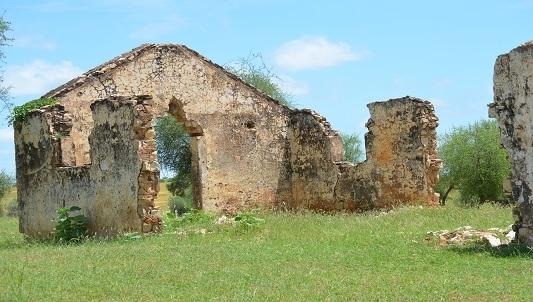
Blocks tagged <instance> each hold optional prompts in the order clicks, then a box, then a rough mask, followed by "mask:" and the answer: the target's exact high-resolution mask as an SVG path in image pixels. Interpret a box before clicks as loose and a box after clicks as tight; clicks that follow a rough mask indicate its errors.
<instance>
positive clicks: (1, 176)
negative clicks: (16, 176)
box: [0, 171, 14, 206]
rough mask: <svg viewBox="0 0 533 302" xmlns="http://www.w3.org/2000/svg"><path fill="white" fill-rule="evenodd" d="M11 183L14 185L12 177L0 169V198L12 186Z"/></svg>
mask: <svg viewBox="0 0 533 302" xmlns="http://www.w3.org/2000/svg"><path fill="white" fill-rule="evenodd" d="M13 185H14V181H13V178H12V177H11V176H10V175H9V174H7V173H6V172H4V171H0V200H1V199H2V198H3V197H4V196H5V195H6V193H7V192H8V191H9V190H10V189H11V188H12V187H13ZM0 206H1V205H0Z"/></svg>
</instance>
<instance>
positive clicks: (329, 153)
mask: <svg viewBox="0 0 533 302" xmlns="http://www.w3.org/2000/svg"><path fill="white" fill-rule="evenodd" d="M368 108H369V109H370V116H371V117H370V119H369V121H368V123H367V127H368V129H369V132H368V133H367V134H366V135H365V145H366V157H367V159H366V160H365V161H364V162H363V163H359V164H356V165H353V164H350V163H346V162H341V161H340V160H341V159H342V149H339V148H340V147H342V143H341V142H340V137H339V135H338V133H337V132H335V131H333V130H332V129H331V127H330V125H329V124H328V123H327V122H326V121H325V120H324V119H323V118H322V117H320V116H319V115H318V114H316V113H314V112H311V111H305V110H303V111H295V112H294V113H293V114H292V116H291V122H290V125H291V127H290V129H289V135H288V138H289V141H290V146H291V161H290V164H291V171H292V174H291V184H292V200H291V208H310V209H319V210H352V211H353V210H368V209H374V208H390V207H392V206H394V205H398V204H430V205H436V204H437V203H438V195H437V194H436V193H435V192H434V190H433V187H434V185H435V183H436V181H437V178H438V171H439V167H440V160H439V159H438V158H437V152H436V147H437V144H436V131H435V129H436V127H437V125H438V123H437V120H438V119H437V117H436V116H435V114H434V109H433V106H432V105H431V103H429V102H427V101H423V100H420V99H416V98H412V97H405V98H400V99H393V100H389V101H386V102H375V103H371V104H369V105H368ZM339 146H340V147H339Z"/></svg>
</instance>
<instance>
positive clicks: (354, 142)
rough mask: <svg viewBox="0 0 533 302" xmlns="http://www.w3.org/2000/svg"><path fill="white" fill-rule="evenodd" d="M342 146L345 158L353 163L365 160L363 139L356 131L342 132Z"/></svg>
mask: <svg viewBox="0 0 533 302" xmlns="http://www.w3.org/2000/svg"><path fill="white" fill-rule="evenodd" d="M341 136H342V144H343V145H342V146H343V149H344V160H345V161H349V162H351V163H354V164H355V163H359V162H361V161H362V160H363V149H362V143H361V139H360V138H359V136H358V135H357V134H356V133H352V134H346V133H342V134H341Z"/></svg>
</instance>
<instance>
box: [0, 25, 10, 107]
mask: <svg viewBox="0 0 533 302" xmlns="http://www.w3.org/2000/svg"><path fill="white" fill-rule="evenodd" d="M10 29H11V24H10V23H9V22H8V21H6V20H4V17H3V16H0V62H1V63H3V62H4V58H5V55H4V51H3V49H2V48H3V47H4V46H7V45H9V42H10V41H12V40H13V39H11V38H9V37H8V36H7V32H8V31H9V30H10ZM3 83H4V72H3V70H1V69H0V113H2V112H3V111H5V110H8V109H9V108H11V106H12V105H11V103H10V102H9V94H8V93H9V87H5V86H3V85H2V84H3Z"/></svg>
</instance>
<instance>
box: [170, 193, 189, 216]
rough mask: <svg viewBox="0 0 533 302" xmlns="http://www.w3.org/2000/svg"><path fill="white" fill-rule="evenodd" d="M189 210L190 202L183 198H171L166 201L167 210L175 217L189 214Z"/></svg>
mask: <svg viewBox="0 0 533 302" xmlns="http://www.w3.org/2000/svg"><path fill="white" fill-rule="evenodd" d="M191 208H192V206H191V200H190V199H188V198H186V197H184V196H171V197H170V198H169V200H168V209H169V211H170V212H171V213H173V214H174V215H176V216H181V215H183V214H185V213H187V212H189V211H190V210H191Z"/></svg>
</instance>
